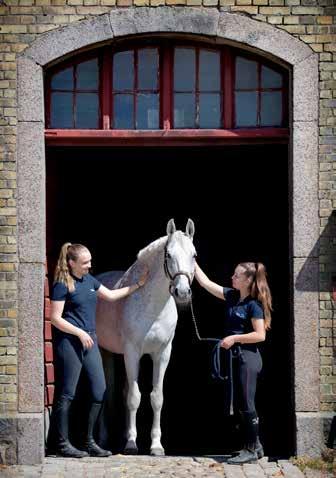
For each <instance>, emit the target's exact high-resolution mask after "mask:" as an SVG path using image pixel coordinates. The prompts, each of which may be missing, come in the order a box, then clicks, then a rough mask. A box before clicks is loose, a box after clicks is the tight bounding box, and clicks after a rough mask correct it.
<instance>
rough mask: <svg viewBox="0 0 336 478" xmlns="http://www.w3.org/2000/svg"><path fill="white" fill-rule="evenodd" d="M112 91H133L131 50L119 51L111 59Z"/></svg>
mask: <svg viewBox="0 0 336 478" xmlns="http://www.w3.org/2000/svg"><path fill="white" fill-rule="evenodd" d="M113 89H114V90H133V89H134V62H133V50H131V51H121V52H120V53H116V54H115V55H114V57H113Z"/></svg>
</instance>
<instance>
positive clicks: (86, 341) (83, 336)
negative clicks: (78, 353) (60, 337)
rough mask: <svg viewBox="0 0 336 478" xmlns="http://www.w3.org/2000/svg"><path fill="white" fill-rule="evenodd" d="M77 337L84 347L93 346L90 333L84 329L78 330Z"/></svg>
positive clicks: (89, 347)
mask: <svg viewBox="0 0 336 478" xmlns="http://www.w3.org/2000/svg"><path fill="white" fill-rule="evenodd" d="M78 338H79V340H80V341H81V342H82V345H83V347H84V349H91V348H92V347H93V344H94V342H93V340H92V338H91V337H90V335H89V334H88V333H87V332H85V330H81V331H80V332H79V334H78Z"/></svg>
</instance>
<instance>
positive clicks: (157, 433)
mask: <svg viewBox="0 0 336 478" xmlns="http://www.w3.org/2000/svg"><path fill="white" fill-rule="evenodd" d="M170 354H171V343H170V344H169V345H168V346H167V347H166V348H165V349H164V350H163V351H162V352H161V353H160V354H157V355H154V356H152V359H153V390H152V392H151V395H150V398H151V405H152V409H153V424H152V431H151V439H152V444H151V455H154V456H162V455H164V454H165V451H164V448H163V446H162V444H161V410H162V405H163V379H164V375H165V372H166V369H167V366H168V363H169V359H170Z"/></svg>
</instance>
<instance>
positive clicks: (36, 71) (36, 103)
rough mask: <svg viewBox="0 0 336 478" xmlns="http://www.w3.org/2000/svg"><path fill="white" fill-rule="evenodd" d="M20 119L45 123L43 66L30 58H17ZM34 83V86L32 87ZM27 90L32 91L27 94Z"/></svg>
mask: <svg viewBox="0 0 336 478" xmlns="http://www.w3.org/2000/svg"><path fill="white" fill-rule="evenodd" d="M17 69H18V79H17V81H18V120H19V121H41V122H43V123H44V95H43V71H42V68H41V67H40V66H39V65H37V64H36V63H35V61H33V60H31V59H30V58H25V57H21V58H18V60H17ZM32 85H34V87H33V88H32ZM27 91H29V92H30V94H29V95H27Z"/></svg>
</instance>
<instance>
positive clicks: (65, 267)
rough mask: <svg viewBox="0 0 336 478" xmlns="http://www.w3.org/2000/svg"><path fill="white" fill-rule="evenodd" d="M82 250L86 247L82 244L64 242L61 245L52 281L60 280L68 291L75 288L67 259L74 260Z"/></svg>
mask: <svg viewBox="0 0 336 478" xmlns="http://www.w3.org/2000/svg"><path fill="white" fill-rule="evenodd" d="M83 250H87V248H86V247H85V246H83V245H82V244H71V242H66V243H65V244H63V246H62V247H61V251H60V254H59V257H58V261H57V264H56V268H55V274H54V282H62V283H63V284H64V285H65V286H66V287H67V288H68V290H69V292H73V291H74V290H75V281H74V279H73V277H72V275H71V269H70V267H69V260H70V259H72V260H73V261H75V260H76V259H77V258H78V256H79V254H80V252H82V251H83Z"/></svg>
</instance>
